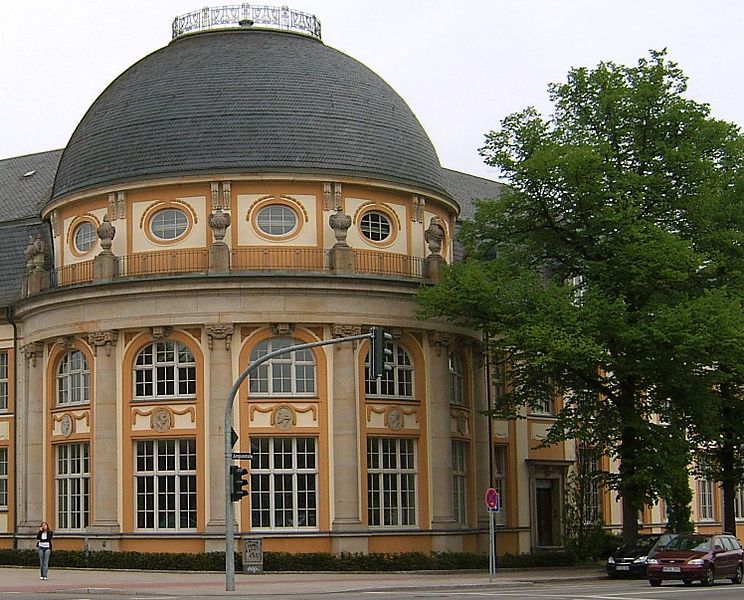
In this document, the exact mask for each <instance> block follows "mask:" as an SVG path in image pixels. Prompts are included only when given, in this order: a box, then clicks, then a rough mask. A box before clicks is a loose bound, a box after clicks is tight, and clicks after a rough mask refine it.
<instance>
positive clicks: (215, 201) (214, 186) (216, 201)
mask: <svg viewBox="0 0 744 600" xmlns="http://www.w3.org/2000/svg"><path fill="white" fill-rule="evenodd" d="M209 187H210V192H211V196H212V210H216V209H218V208H219V207H220V184H219V182H218V181H213V182H212V183H210V184H209Z"/></svg>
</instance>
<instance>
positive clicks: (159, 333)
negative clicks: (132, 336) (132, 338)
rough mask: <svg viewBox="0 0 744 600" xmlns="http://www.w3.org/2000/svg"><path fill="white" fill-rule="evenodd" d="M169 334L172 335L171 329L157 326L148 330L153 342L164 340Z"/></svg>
mask: <svg viewBox="0 0 744 600" xmlns="http://www.w3.org/2000/svg"><path fill="white" fill-rule="evenodd" d="M171 333H173V327H168V326H164V325H157V326H155V327H151V328H150V337H151V338H152V340H153V341H154V342H159V341H160V340H164V339H165V338H167V337H169V336H170V334H171Z"/></svg>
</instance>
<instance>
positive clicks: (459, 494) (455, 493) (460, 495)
mask: <svg viewBox="0 0 744 600" xmlns="http://www.w3.org/2000/svg"><path fill="white" fill-rule="evenodd" d="M467 507H468V443H467V442H465V441H462V440H452V512H453V514H454V517H455V521H457V522H458V523H459V524H460V525H467V524H468V508H467Z"/></svg>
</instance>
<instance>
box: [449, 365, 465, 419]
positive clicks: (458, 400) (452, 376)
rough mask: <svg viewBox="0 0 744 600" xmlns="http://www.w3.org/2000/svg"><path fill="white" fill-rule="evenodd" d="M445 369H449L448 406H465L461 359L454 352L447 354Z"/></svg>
mask: <svg viewBox="0 0 744 600" xmlns="http://www.w3.org/2000/svg"><path fill="white" fill-rule="evenodd" d="M447 367H448V369H449V386H450V404H453V405H456V406H464V405H465V385H464V382H465V377H464V375H463V368H462V359H461V358H460V355H459V354H458V353H456V352H449V353H448V354H447Z"/></svg>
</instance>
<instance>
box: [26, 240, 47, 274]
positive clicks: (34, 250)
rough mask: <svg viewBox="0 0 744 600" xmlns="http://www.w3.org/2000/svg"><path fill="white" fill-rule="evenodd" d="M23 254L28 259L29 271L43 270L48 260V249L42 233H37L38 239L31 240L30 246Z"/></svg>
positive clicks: (27, 266)
mask: <svg viewBox="0 0 744 600" xmlns="http://www.w3.org/2000/svg"><path fill="white" fill-rule="evenodd" d="M23 254H24V255H25V257H26V270H27V271H34V270H35V271H41V270H43V268H44V263H45V262H46V258H47V249H46V243H44V240H43V239H41V234H40V233H37V234H36V237H31V238H29V241H28V246H26V249H25V250H24V251H23Z"/></svg>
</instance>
